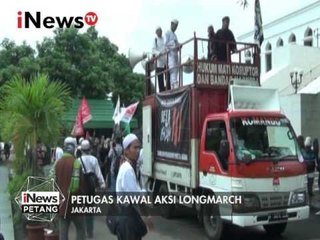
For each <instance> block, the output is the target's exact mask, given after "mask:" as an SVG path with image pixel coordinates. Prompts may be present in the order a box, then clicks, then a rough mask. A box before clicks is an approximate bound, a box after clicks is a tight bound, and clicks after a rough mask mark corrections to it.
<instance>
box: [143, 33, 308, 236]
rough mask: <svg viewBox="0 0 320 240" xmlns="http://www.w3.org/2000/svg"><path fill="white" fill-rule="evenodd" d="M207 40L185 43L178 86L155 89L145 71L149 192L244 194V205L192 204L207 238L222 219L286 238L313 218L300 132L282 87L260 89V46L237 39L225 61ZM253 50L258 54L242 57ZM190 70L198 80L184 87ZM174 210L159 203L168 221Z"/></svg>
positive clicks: (145, 167)
mask: <svg viewBox="0 0 320 240" xmlns="http://www.w3.org/2000/svg"><path fill="white" fill-rule="evenodd" d="M206 41H207V40H206V39H200V38H197V37H196V36H194V37H193V38H192V39H190V40H189V41H187V42H186V43H184V44H182V47H181V48H179V50H178V51H179V61H180V62H179V66H178V67H179V73H180V74H179V84H180V87H179V88H178V89H173V90H168V91H165V92H161V93H152V92H151V88H150V85H151V82H153V83H154V84H155V85H157V81H155V79H156V78H155V77H156V76H155V75H152V73H150V72H147V74H146V88H145V89H146V90H145V99H144V102H143V154H144V157H143V158H144V163H143V167H142V173H143V174H144V175H145V176H146V177H147V179H148V181H147V189H148V190H149V192H150V193H152V194H153V195H154V196H155V195H161V194H176V195H177V194H179V195H181V194H182V195H183V194H193V195H202V194H205V195H215V194H219V193H229V194H233V193H237V194H239V195H240V196H241V197H242V199H243V202H242V204H236V205H225V204H224V205H223V204H221V205H216V204H212V205H208V204H206V205H199V204H193V205H189V207H194V208H195V209H196V210H197V214H198V218H199V220H200V222H201V223H203V226H204V228H205V231H206V234H207V236H208V237H209V239H220V238H221V235H222V232H223V228H224V226H225V224H224V223H231V224H234V225H238V226H241V227H247V226H258V225H262V226H263V227H264V229H265V230H266V232H267V233H268V234H271V235H280V234H281V233H282V232H283V231H284V230H285V228H286V225H287V222H290V221H297V220H303V219H306V218H308V217H309V206H308V194H307V177H306V169H305V165H304V163H303V158H302V155H301V152H300V149H299V146H298V144H297V139H296V135H295V133H294V130H293V128H292V126H291V125H290V121H289V120H288V119H287V118H286V116H285V115H284V114H282V113H281V109H280V105H279V97H278V95H277V91H276V90H273V89H264V88H262V87H260V78H259V76H260V67H259V66H260V61H259V53H258V48H257V46H256V45H255V44H247V43H237V49H238V50H237V52H236V53H234V54H233V55H232V59H231V57H230V56H231V55H230V56H229V57H228V61H227V62H219V61H210V60H207V59H206V58H205V57H203V58H201V56H198V55H200V54H199V53H198V45H199V46H200V45H201V43H202V45H203V42H205V43H206ZM185 45H189V48H188V49H190V45H191V48H193V50H192V51H193V57H192V58H189V61H188V62H181V59H182V58H183V57H182V55H183V50H184V49H187V47H185ZM248 52H250V53H251V56H253V59H252V58H251V59H248V58H245V57H244V56H249V55H250V54H248ZM190 59H191V61H190ZM152 63H154V62H152ZM152 63H151V62H150V64H152ZM190 67H191V68H192V72H193V73H192V81H191V83H190V84H183V82H186V81H184V80H185V76H186V74H185V73H184V70H185V69H186V68H188V70H187V71H185V72H187V73H188V74H189V76H190V72H191V71H190ZM153 90H154V89H153ZM174 209H175V206H174V205H172V204H171V205H161V207H160V211H161V214H162V215H163V216H164V217H167V218H169V217H171V216H172V215H173V213H174Z"/></svg>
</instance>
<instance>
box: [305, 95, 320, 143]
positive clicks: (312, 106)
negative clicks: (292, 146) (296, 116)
mask: <svg viewBox="0 0 320 240" xmlns="http://www.w3.org/2000/svg"><path fill="white" fill-rule="evenodd" d="M301 128H302V133H303V136H305V137H306V136H311V137H312V138H315V137H316V138H318V139H319V138H320V95H319V94H317V95H311V94H301Z"/></svg>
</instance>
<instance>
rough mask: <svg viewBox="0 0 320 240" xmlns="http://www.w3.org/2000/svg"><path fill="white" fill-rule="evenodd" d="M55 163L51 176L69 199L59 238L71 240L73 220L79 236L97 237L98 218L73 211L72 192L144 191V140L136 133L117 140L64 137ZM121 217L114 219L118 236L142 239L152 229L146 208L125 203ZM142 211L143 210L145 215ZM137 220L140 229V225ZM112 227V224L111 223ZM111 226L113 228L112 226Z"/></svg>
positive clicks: (63, 206)
mask: <svg viewBox="0 0 320 240" xmlns="http://www.w3.org/2000/svg"><path fill="white" fill-rule="evenodd" d="M55 159H56V160H55V162H54V165H53V167H52V169H51V171H50V175H51V176H53V177H54V178H55V180H56V183H57V185H58V186H59V188H60V190H61V192H62V194H63V195H64V196H65V198H66V199H67V200H66V201H65V202H63V204H62V206H61V208H60V211H59V216H60V217H59V239H60V240H67V239H68V232H69V226H70V223H71V222H73V223H74V225H75V227H76V234H77V237H76V239H78V240H82V239H93V237H94V217H93V216H89V215H87V216H83V215H74V214H71V207H70V196H71V195H91V194H95V190H96V189H97V188H99V189H101V190H108V191H109V192H111V193H115V194H116V193H120V192H121V193H125V192H127V193H129V192H131V193H133V192H141V193H143V192H144V191H145V190H144V186H143V185H144V184H143V182H142V181H140V180H139V176H141V173H140V170H141V166H142V149H140V141H139V139H138V137H137V136H136V135H134V134H128V135H127V136H126V137H124V138H123V139H122V138H121V137H116V138H115V140H114V141H112V140H110V139H104V138H101V141H100V142H99V139H95V140H94V141H89V140H87V139H83V138H81V139H80V140H79V143H77V140H76V139H75V138H73V137H67V138H66V139H65V140H64V146H63V148H60V147H57V148H56V151H55ZM119 211H121V212H118V213H119V215H121V216H122V217H121V218H118V219H114V220H113V221H116V222H113V223H112V224H113V225H115V230H113V231H112V233H113V234H114V235H117V237H118V239H141V238H142V237H143V236H144V235H145V234H146V233H147V231H148V230H147V229H148V228H149V229H152V228H153V224H152V221H151V218H150V217H148V211H147V209H146V208H145V207H143V206H142V207H140V210H139V209H137V208H136V207H133V206H131V205H125V206H121V207H120V210H119ZM140 213H143V214H142V215H143V216H146V217H142V216H141V215H140ZM137 222H139V223H140V228H137ZM108 226H109V225H108ZM109 228H110V227H109Z"/></svg>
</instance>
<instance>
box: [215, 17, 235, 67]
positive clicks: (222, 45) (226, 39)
mask: <svg viewBox="0 0 320 240" xmlns="http://www.w3.org/2000/svg"><path fill="white" fill-rule="evenodd" d="M229 24H230V18H229V17H224V18H223V19H222V28H221V29H219V30H218V32H217V33H216V36H215V38H216V40H217V43H216V48H215V49H216V51H215V52H216V55H217V59H218V61H224V62H226V61H231V54H230V53H231V52H234V51H236V50H237V47H236V44H235V43H236V40H235V38H234V35H233V33H232V31H231V30H230V29H229ZM227 46H228V48H227Z"/></svg>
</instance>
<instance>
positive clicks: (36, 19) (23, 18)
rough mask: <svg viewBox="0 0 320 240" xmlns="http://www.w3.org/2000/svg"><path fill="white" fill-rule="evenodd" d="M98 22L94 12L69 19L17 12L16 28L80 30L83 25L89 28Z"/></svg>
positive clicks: (38, 13)
mask: <svg viewBox="0 0 320 240" xmlns="http://www.w3.org/2000/svg"><path fill="white" fill-rule="evenodd" d="M97 22H98V15H97V14H96V13H95V12H88V13H87V14H86V15H85V16H84V17H82V16H70V17H58V16H55V17H52V16H45V17H43V16H42V14H41V12H36V13H35V14H32V13H31V12H22V11H19V12H18V17H17V26H18V28H30V26H34V27H35V28H42V27H44V28H55V27H59V28H70V27H75V28H82V27H84V25H85V23H86V24H87V25H89V26H94V25H96V23H97Z"/></svg>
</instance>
